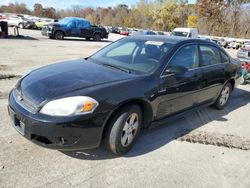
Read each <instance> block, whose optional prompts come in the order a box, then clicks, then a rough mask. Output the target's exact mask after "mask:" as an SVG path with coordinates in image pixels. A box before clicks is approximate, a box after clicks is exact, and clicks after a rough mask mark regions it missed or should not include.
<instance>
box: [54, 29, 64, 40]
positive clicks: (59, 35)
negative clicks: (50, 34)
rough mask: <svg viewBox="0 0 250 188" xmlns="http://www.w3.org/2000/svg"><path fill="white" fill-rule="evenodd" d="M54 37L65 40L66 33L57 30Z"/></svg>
mask: <svg viewBox="0 0 250 188" xmlns="http://www.w3.org/2000/svg"><path fill="white" fill-rule="evenodd" d="M54 39H56V40H63V39H64V34H63V32H61V31H57V32H56V33H55V34H54Z"/></svg>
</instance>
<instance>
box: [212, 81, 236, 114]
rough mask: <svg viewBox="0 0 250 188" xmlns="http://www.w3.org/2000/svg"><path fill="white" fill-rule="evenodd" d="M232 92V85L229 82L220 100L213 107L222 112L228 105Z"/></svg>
mask: <svg viewBox="0 0 250 188" xmlns="http://www.w3.org/2000/svg"><path fill="white" fill-rule="evenodd" d="M231 92H232V85H231V84H230V83H229V82H228V83H227V84H226V85H224V87H223V88H222V90H221V93H220V95H219V97H218V99H217V100H216V102H215V103H214V104H213V107H215V108H216V109H218V110H222V109H223V108H224V107H225V106H226V105H227V103H228V101H229V99H230V95H231Z"/></svg>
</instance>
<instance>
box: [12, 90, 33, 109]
mask: <svg viewBox="0 0 250 188" xmlns="http://www.w3.org/2000/svg"><path fill="white" fill-rule="evenodd" d="M14 97H15V100H16V102H17V103H18V104H20V105H21V106H22V107H23V108H24V109H26V110H27V111H29V112H31V113H35V112H36V111H37V106H36V105H35V104H34V103H32V102H31V101H29V100H27V99H26V98H25V97H24V96H22V93H21V92H20V91H19V90H17V89H15V91H14Z"/></svg>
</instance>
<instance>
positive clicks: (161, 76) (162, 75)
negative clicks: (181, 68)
mask: <svg viewBox="0 0 250 188" xmlns="http://www.w3.org/2000/svg"><path fill="white" fill-rule="evenodd" d="M187 45H197V47H199V45H208V46H212V47H214V48H216V49H217V50H219V52H220V53H223V54H224V55H226V56H227V57H228V59H229V61H230V56H228V55H227V54H226V53H225V52H223V50H221V49H219V48H218V47H216V46H215V45H213V44H207V43H200V44H199V43H188V44H184V45H182V46H180V47H179V48H178V49H177V50H176V51H175V53H174V54H173V55H172V57H171V58H170V59H169V60H168V62H167V63H166V65H165V66H164V69H163V70H162V72H161V75H160V78H166V77H169V76H173V75H174V74H167V75H164V72H165V70H166V68H167V66H168V64H169V62H170V61H171V60H172V59H173V57H174V56H175V55H176V53H177V52H179V51H180V49H181V48H183V47H185V46H187ZM199 53H200V52H199ZM199 55H200V54H199ZM228 63H229V62H228ZM220 64H225V63H222V62H221V63H216V64H213V65H207V66H202V67H200V63H199V66H198V67H195V68H191V69H188V71H192V70H196V69H203V68H208V67H213V66H217V65H220Z"/></svg>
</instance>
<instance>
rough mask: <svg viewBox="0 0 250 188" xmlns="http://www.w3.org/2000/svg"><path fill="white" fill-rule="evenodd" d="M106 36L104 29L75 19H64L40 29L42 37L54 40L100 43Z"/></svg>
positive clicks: (86, 21) (83, 20) (84, 20)
mask: <svg viewBox="0 0 250 188" xmlns="http://www.w3.org/2000/svg"><path fill="white" fill-rule="evenodd" d="M108 34H109V33H108V32H107V31H106V29H105V28H104V27H98V26H95V25H91V24H90V22H89V21H88V20H86V19H83V18H75V17H66V18H64V19H62V20H60V21H59V22H57V23H51V24H48V25H47V26H44V27H43V28H42V35H44V36H49V38H51V39H56V40H63V39H64V37H81V38H86V39H87V40H90V39H93V40H95V41H100V40H101V39H103V38H108Z"/></svg>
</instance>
